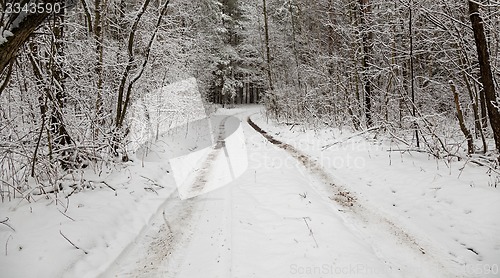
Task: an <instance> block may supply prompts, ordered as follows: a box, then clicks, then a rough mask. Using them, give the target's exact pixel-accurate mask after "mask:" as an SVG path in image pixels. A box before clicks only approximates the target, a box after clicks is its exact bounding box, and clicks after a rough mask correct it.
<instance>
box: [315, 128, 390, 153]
mask: <svg viewBox="0 0 500 278" xmlns="http://www.w3.org/2000/svg"><path fill="white" fill-rule="evenodd" d="M381 127H382V126H374V127H370V128H368V129H365V130H363V131H360V132H358V133H355V134H353V135H351V136H348V137H347V138H345V139H343V140H341V141H337V142H334V143H331V144H328V145H325V146H323V147H322V148H321V150H322V151H324V150H326V149H328V148H330V147H333V146H335V145H337V144H341V143H344V142H346V141H348V140H350V139H352V138H354V137H358V136H360V135H363V134H365V133H367V132H370V131H373V130H377V129H380V128H381Z"/></svg>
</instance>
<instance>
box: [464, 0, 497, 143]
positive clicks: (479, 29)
mask: <svg viewBox="0 0 500 278" xmlns="http://www.w3.org/2000/svg"><path fill="white" fill-rule="evenodd" d="M469 16H470V21H471V23H472V30H473V31H474V39H475V42H476V49H477V57H478V60H479V69H480V73H481V83H483V91H484V95H485V98H486V107H487V110H488V117H489V118H490V124H491V129H492V130H493V137H494V139H495V147H496V149H497V151H500V112H499V111H498V108H497V106H498V103H497V100H496V93H495V83H494V81H493V75H492V72H491V65H490V55H489V52H488V42H487V40H486V36H485V32H484V26H483V20H482V18H481V16H480V14H479V4H478V3H477V2H475V1H469Z"/></svg>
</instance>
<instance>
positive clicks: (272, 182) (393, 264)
mask: <svg viewBox="0 0 500 278" xmlns="http://www.w3.org/2000/svg"><path fill="white" fill-rule="evenodd" d="M255 112H256V110H255V109H249V110H248V111H246V113H240V114H239V115H238V117H239V118H240V119H241V122H242V125H243V130H244V133H245V139H246V145H247V149H248V157H249V165H248V170H247V171H246V172H245V173H244V174H243V175H242V176H241V177H239V178H238V179H237V180H235V181H233V182H232V183H230V184H228V185H226V186H224V187H222V188H220V189H218V190H215V191H212V192H209V193H207V194H204V195H200V196H197V197H194V198H191V199H188V200H183V201H182V200H180V199H178V198H175V197H172V198H171V199H170V200H167V203H168V205H166V207H165V208H164V209H163V216H162V217H161V218H158V219H157V221H155V222H154V223H153V224H152V225H151V227H150V228H149V230H148V232H146V233H145V235H144V236H143V237H141V238H140V239H138V242H137V243H136V244H135V246H134V247H133V248H132V250H130V251H129V252H127V254H123V256H122V258H120V259H119V260H118V261H117V262H116V264H115V266H114V267H113V268H112V269H110V270H108V272H107V275H104V277H453V276H451V275H447V274H446V273H445V271H444V270H443V269H442V267H440V266H439V265H433V264H432V262H431V263H429V260H430V259H429V255H426V254H424V253H425V252H424V251H423V249H419V248H418V245H417V244H416V243H415V242H412V240H411V238H410V237H409V236H408V235H407V234H405V233H403V234H401V232H402V231H401V230H400V229H398V228H397V226H396V225H394V224H392V223H374V222H376V221H379V220H380V218H377V217H375V218H374V215H372V214H367V213H365V211H364V212H363V213H361V214H355V213H353V210H354V209H353V208H352V206H357V204H355V202H356V200H355V198H354V197H353V196H351V195H350V193H349V192H347V191H343V190H342V188H340V187H335V186H332V185H333V184H325V181H326V180H327V178H328V177H327V176H325V175H327V174H325V173H322V172H321V168H320V165H316V164H315V163H314V161H313V160H312V159H311V158H309V157H307V156H305V155H303V154H301V153H300V152H299V151H298V150H294V149H293V147H291V146H289V145H286V144H282V143H281V142H279V141H277V140H275V139H274V140H275V141H274V142H273V137H272V136H270V135H266V133H265V132H264V131H262V130H259V128H258V127H257V126H256V125H255V124H254V123H252V121H251V120H248V121H247V119H249V117H250V115H251V114H253V113H255ZM262 135H264V136H262ZM291 152H295V154H293V153H291ZM332 190H333V191H332ZM382 219H383V218H382ZM388 227H389V228H388ZM390 227H392V228H390ZM415 245H416V246H417V248H416V247H415ZM431 261H432V260H431ZM436 275H437V276H436Z"/></svg>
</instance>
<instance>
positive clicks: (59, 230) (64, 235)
mask: <svg viewBox="0 0 500 278" xmlns="http://www.w3.org/2000/svg"><path fill="white" fill-rule="evenodd" d="M59 233H60V234H61V235H62V237H63V238H64V239H65V240H67V241H68V242H69V243H70V244H71V245H73V247H75V248H76V249H78V250H82V251H83V253H85V255H87V254H88V252H87V251H85V250H83V249H82V248H80V247H78V246H76V245H75V244H74V243H73V242H72V241H71V240H69V238H67V237H66V236H65V235H64V234H63V233H62V231H61V230H59Z"/></svg>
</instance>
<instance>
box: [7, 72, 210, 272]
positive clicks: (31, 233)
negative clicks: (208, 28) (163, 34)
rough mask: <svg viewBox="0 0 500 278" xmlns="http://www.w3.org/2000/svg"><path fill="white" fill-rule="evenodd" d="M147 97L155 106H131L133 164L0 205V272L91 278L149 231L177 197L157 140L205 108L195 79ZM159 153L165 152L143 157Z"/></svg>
mask: <svg viewBox="0 0 500 278" xmlns="http://www.w3.org/2000/svg"><path fill="white" fill-rule="evenodd" d="M149 96H150V97H151V96H154V98H152V97H151V98H149V100H150V101H153V102H154V105H153V104H152V103H141V102H138V103H136V104H134V108H133V109H132V113H131V119H130V120H131V121H132V128H131V135H130V136H131V137H130V141H131V142H133V144H131V146H130V148H129V149H130V150H131V153H130V155H129V156H130V159H131V160H132V161H131V162H128V163H126V164H122V165H114V166H109V167H107V166H103V165H101V164H99V165H94V166H92V167H89V168H92V169H86V170H85V171H84V172H82V175H83V180H85V185H87V186H84V187H82V188H83V189H82V191H81V192H78V193H75V194H71V193H72V192H71V190H72V189H71V188H65V189H64V190H63V191H62V192H60V193H59V194H58V196H54V195H53V194H49V195H46V196H39V197H38V199H37V200H36V201H35V202H33V201H32V202H27V201H26V200H24V199H18V200H13V201H12V202H4V203H0V221H3V220H6V219H8V221H6V222H5V224H7V225H5V224H1V223H0V245H1V246H3V247H4V248H3V252H2V254H0V276H2V277H96V276H97V275H99V274H100V273H102V272H103V271H104V270H106V269H107V268H108V267H109V266H110V264H111V263H112V262H113V261H114V260H115V259H116V258H117V257H118V256H119V255H120V254H121V253H122V252H123V251H124V250H125V249H126V247H127V246H128V245H130V244H131V242H133V241H134V240H135V239H136V238H137V237H139V236H140V235H141V234H142V233H143V231H145V230H146V227H147V226H148V224H150V222H151V221H152V220H153V219H154V218H155V215H156V214H157V213H158V212H159V211H160V210H161V207H162V206H163V205H164V203H165V200H166V199H167V198H168V197H169V196H173V195H172V194H177V191H176V190H177V187H176V185H175V181H174V178H173V176H172V173H171V170H170V165H169V163H168V157H166V156H165V155H164V154H165V153H167V152H166V151H165V149H161V148H165V147H166V146H165V145H161V144H158V142H157V141H156V140H155V139H157V138H158V139H160V141H161V140H162V139H165V138H162V134H163V133H164V132H165V131H167V130H168V129H170V128H172V127H175V126H179V125H181V124H183V123H186V122H187V121H191V120H195V119H201V118H203V117H206V113H205V109H204V107H203V103H202V102H201V98H200V95H199V92H198V89H197V85H196V79H194V78H190V79H187V80H182V81H179V82H176V83H173V84H170V85H168V86H166V87H164V88H163V89H162V90H158V91H156V92H154V93H151V94H150V95H149ZM143 104H144V105H143ZM146 107H147V108H146ZM169 107H170V108H172V109H170V110H169ZM166 114H167V116H165V115H166ZM171 114H172V115H174V114H175V115H177V116H176V117H170V116H171ZM146 115H147V116H146ZM169 115H170V116H169ZM156 136H158V137H157V138H155V137H156ZM187 141H190V140H183V141H182V142H178V143H179V144H175V142H174V143H173V144H171V145H175V148H176V150H177V151H183V148H184V149H187V148H188V143H193V142H187ZM191 141H193V140H191ZM147 142H149V143H147ZM145 145H147V152H143V153H140V157H137V156H136V155H139V153H135V151H136V150H137V149H138V148H139V147H140V146H145ZM158 148H160V149H158ZM155 149H156V150H155ZM184 151H186V150H184ZM157 154H163V156H160V157H155V158H153V159H151V158H150V157H148V159H145V158H146V156H155V155H157ZM68 195H71V196H69V197H68V198H66V196H68ZM10 227H11V228H10Z"/></svg>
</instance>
